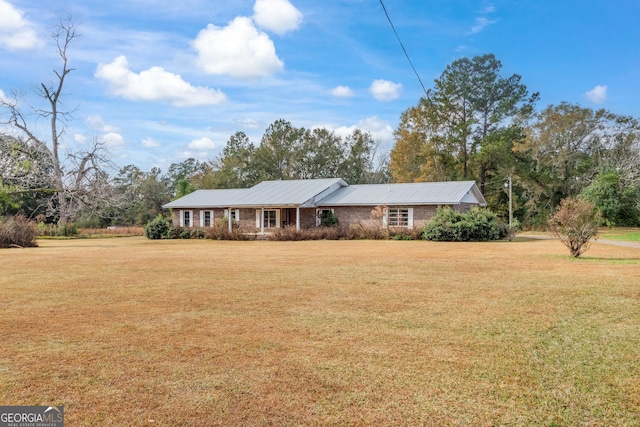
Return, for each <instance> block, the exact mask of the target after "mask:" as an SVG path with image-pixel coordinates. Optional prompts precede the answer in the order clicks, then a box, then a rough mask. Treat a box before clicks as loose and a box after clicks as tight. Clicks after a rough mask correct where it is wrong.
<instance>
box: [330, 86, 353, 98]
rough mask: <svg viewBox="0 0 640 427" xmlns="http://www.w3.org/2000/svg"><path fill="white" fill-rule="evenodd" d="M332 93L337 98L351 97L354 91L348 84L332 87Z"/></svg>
mask: <svg viewBox="0 0 640 427" xmlns="http://www.w3.org/2000/svg"><path fill="white" fill-rule="evenodd" d="M331 95H333V96H335V97H336V98H349V97H350V96H353V91H352V90H351V88H350V87H348V86H336V87H334V88H333V89H331Z"/></svg>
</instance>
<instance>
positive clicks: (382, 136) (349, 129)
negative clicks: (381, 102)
mask: <svg viewBox="0 0 640 427" xmlns="http://www.w3.org/2000/svg"><path fill="white" fill-rule="evenodd" d="M356 129H360V130H362V131H365V132H369V133H370V134H371V137H372V138H373V140H374V141H376V142H380V143H381V145H382V146H384V147H390V146H392V145H393V141H394V139H393V128H392V127H391V125H390V124H389V123H387V122H385V121H384V120H381V119H380V118H378V117H376V116H373V117H367V118H365V119H362V120H359V121H358V122H357V123H356V124H355V125H353V126H340V127H339V128H337V129H335V133H336V135H338V136H340V137H342V138H345V137H347V136H348V135H351V133H353V131H354V130H356Z"/></svg>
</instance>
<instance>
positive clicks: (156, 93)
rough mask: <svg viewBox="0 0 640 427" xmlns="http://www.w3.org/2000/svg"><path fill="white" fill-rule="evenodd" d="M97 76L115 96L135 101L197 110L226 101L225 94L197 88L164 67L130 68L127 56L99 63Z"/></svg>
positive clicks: (205, 88)
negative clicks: (160, 102) (165, 103)
mask: <svg viewBox="0 0 640 427" xmlns="http://www.w3.org/2000/svg"><path fill="white" fill-rule="evenodd" d="M95 77H96V78H98V79H100V80H103V81H105V82H106V83H107V84H108V86H109V90H110V92H111V93H112V94H114V95H117V96H121V97H123V98H126V99H130V100H133V101H169V102H171V103H172V104H173V105H174V106H176V107H193V106H199V105H213V104H219V103H221V102H223V101H225V100H226V96H225V94H224V93H222V92H221V91H219V90H215V89H210V88H207V87H201V86H193V85H191V84H190V83H187V82H186V81H184V80H183V79H182V77H181V76H180V75H178V74H174V73H170V72H168V71H165V70H164V69H163V68H162V67H151V68H149V69H148V70H144V71H141V72H140V73H135V72H133V71H131V70H130V69H129V64H128V62H127V58H126V57H125V56H119V57H117V58H116V59H114V60H113V62H111V63H110V64H102V63H101V64H99V65H98V68H97V69H96V72H95Z"/></svg>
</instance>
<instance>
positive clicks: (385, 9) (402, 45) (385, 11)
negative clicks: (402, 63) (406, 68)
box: [380, 0, 428, 97]
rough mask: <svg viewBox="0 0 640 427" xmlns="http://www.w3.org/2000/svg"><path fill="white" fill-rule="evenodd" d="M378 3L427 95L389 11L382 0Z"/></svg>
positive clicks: (425, 92)
mask: <svg viewBox="0 0 640 427" xmlns="http://www.w3.org/2000/svg"><path fill="white" fill-rule="evenodd" d="M380 4H381V5H382V9H383V10H384V14H385V15H386V16H387V20H388V21H389V24H391V28H392V29H393V32H394V33H395V35H396V38H397V39H398V42H399V43H400V47H401V48H402V51H403V52H404V56H406V57H407V60H408V61H409V65H411V68H412V69H413V72H414V73H415V74H416V77H417V78H418V81H419V82H420V86H422V90H423V91H424V94H425V96H427V97H428V95H427V89H425V87H424V84H423V83H422V79H421V78H420V74H418V70H416V67H414V66H413V62H411V58H410V57H409V54H408V53H407V49H405V48H404V44H403V43H402V40H400V36H399V35H398V32H397V31H396V27H395V26H394V25H393V22H392V21H391V18H390V17H389V13H388V12H387V8H386V7H385V6H384V3H383V2H382V0H380Z"/></svg>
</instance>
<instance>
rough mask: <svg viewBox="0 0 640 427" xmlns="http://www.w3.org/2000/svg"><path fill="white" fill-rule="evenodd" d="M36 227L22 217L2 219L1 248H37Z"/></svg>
mask: <svg viewBox="0 0 640 427" xmlns="http://www.w3.org/2000/svg"><path fill="white" fill-rule="evenodd" d="M37 235H38V230H37V228H36V226H35V225H34V224H33V223H32V222H31V221H29V220H28V219H26V218H25V217H24V216H22V215H18V216H14V217H9V218H0V248H11V247H20V248H25V247H36V246H38V243H37V242H36V236H37Z"/></svg>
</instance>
